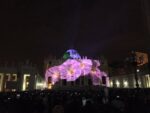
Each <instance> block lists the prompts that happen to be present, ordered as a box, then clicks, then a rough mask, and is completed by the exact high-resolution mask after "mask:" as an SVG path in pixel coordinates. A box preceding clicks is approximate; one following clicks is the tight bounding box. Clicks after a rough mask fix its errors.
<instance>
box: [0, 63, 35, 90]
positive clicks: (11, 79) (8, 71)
mask: <svg viewBox="0 0 150 113" xmlns="http://www.w3.org/2000/svg"><path fill="white" fill-rule="evenodd" d="M37 73H38V72H37V70H36V68H35V67H33V66H31V65H21V66H18V67H12V66H11V67H9V66H7V67H0V92H3V91H25V90H33V89H35V87H36V78H35V76H36V74H37ZM25 75H29V76H30V77H29V80H28V81H26V82H27V83H26V84H28V86H29V87H28V88H25V89H23V85H24V84H25V83H24V82H25V80H24V76H25Z"/></svg>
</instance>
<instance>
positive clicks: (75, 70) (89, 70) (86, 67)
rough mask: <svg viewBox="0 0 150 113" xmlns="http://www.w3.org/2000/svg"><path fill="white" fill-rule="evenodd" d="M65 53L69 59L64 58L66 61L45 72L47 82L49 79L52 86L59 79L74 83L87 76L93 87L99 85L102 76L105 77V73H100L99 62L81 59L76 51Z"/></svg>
mask: <svg viewBox="0 0 150 113" xmlns="http://www.w3.org/2000/svg"><path fill="white" fill-rule="evenodd" d="M67 52H68V53H69V54H68V55H67V57H68V56H69V57H68V58H67V57H65V59H67V60H65V61H64V62H63V63H62V64H61V65H58V66H54V67H50V68H48V69H47V70H46V74H45V78H46V81H47V82H48V78H49V77H50V78H51V83H52V84H53V85H54V84H55V83H56V82H58V81H59V80H61V79H65V80H66V81H76V80H77V79H78V78H79V77H81V76H88V77H90V78H91V80H92V83H93V85H100V81H102V76H105V77H107V74H106V73H105V72H102V71H100V69H99V66H100V62H99V61H98V60H92V59H87V58H83V59H81V57H80V55H79V54H78V53H77V51H76V50H68V51H67ZM65 55H66V53H65V54H64V56H65ZM64 56H63V57H64Z"/></svg>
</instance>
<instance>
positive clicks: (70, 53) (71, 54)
mask: <svg viewBox="0 0 150 113" xmlns="http://www.w3.org/2000/svg"><path fill="white" fill-rule="evenodd" d="M63 58H64V59H81V56H80V55H79V53H78V52H77V50H74V49H69V50H67V51H66V52H65V54H64V56H63Z"/></svg>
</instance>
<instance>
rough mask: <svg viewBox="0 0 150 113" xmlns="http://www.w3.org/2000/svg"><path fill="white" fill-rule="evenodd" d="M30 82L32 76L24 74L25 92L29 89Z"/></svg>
mask: <svg viewBox="0 0 150 113" xmlns="http://www.w3.org/2000/svg"><path fill="white" fill-rule="evenodd" d="M29 80H30V74H24V76H23V91H25V90H28V89H29Z"/></svg>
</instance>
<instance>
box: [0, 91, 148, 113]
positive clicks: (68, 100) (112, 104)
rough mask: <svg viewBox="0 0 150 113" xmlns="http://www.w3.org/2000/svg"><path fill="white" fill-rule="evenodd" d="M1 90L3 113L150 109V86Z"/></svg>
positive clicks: (111, 112)
mask: <svg viewBox="0 0 150 113" xmlns="http://www.w3.org/2000/svg"><path fill="white" fill-rule="evenodd" d="M108 92H109V93H108V94H105V91H103V90H96V91H95V90H86V91H84V90H43V91H40V90H36V91H26V92H10V93H8V92H7V93H0V113H149V112H150V107H149V105H150V90H149V89H108Z"/></svg>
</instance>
